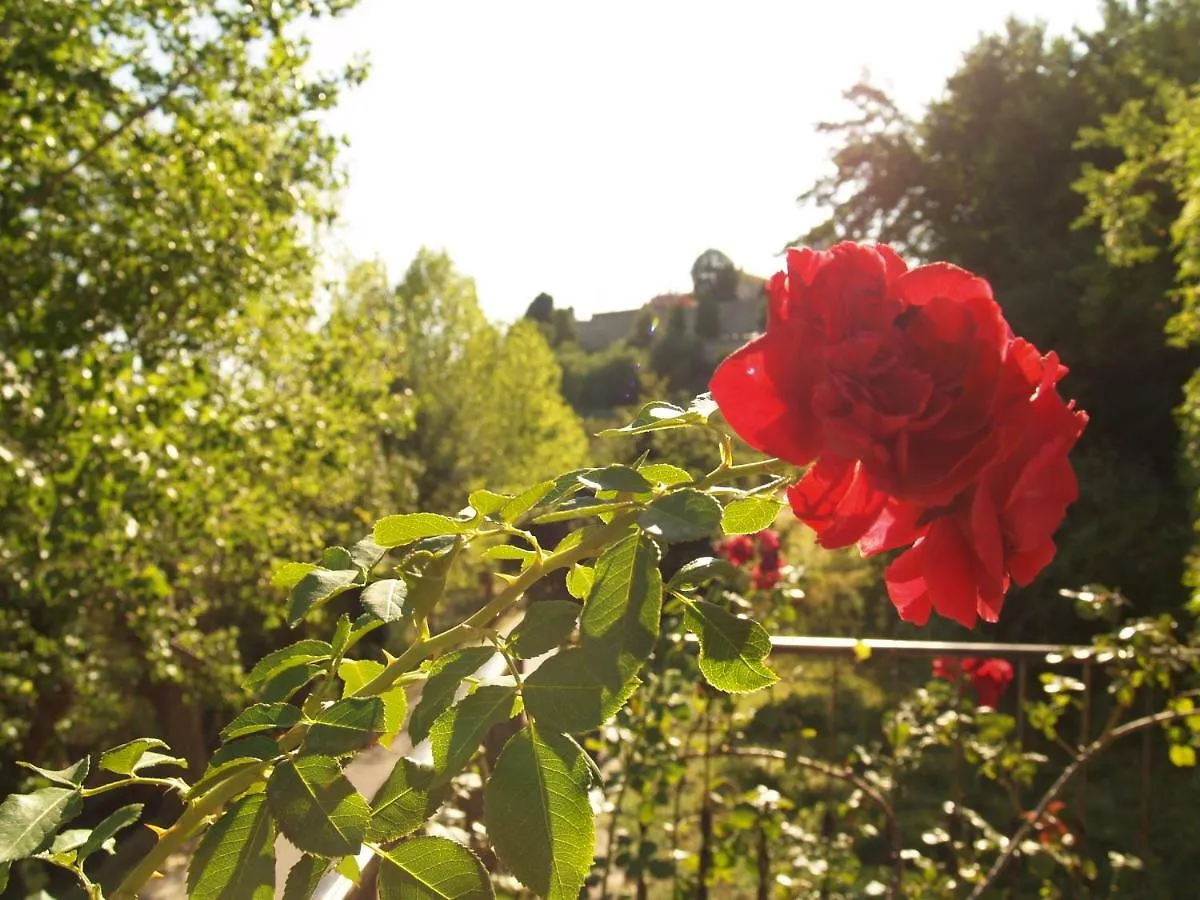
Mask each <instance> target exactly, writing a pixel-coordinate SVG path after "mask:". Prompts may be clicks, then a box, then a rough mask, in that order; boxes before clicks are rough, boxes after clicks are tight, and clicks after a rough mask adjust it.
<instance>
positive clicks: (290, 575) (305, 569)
mask: <svg viewBox="0 0 1200 900" xmlns="http://www.w3.org/2000/svg"><path fill="white" fill-rule="evenodd" d="M317 568H318V567H317V566H314V565H313V564H312V563H302V562H290V563H284V564H283V565H282V566H280V567H279V568H278V569H276V570H275V574H274V575H272V576H271V587H277V588H287V589H288V590H291V589H292V588H294V587H295V586H296V584H297V583H298V582H299V581H300V579H301V578H303V577H304V576H305V575H307V574H308V573H309V572H315V571H316V570H317Z"/></svg>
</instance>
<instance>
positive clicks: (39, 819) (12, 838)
mask: <svg viewBox="0 0 1200 900" xmlns="http://www.w3.org/2000/svg"><path fill="white" fill-rule="evenodd" d="M82 807H83V801H82V799H81V795H80V793H79V790H78V789H72V788H61V787H48V788H42V789H41V790H40V791H34V792H33V793H32V794H10V795H9V796H8V797H6V798H5V799H4V802H3V803H0V863H6V862H14V861H15V860H18V859H25V858H26V857H27V856H32V855H33V854H34V853H36V852H37V851H38V848H39V847H41V846H42V844H43V843H45V841H46V839H47V838H49V837H50V835H52V834H54V832H56V831H58V829H59V828H61V827H62V826H63V825H65V824H66V823H67V822H69V821H71V819H73V818H75V817H76V816H77V815H79V810H80V809H81V808H82Z"/></svg>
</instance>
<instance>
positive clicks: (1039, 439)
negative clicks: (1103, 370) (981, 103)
mask: <svg viewBox="0 0 1200 900" xmlns="http://www.w3.org/2000/svg"><path fill="white" fill-rule="evenodd" d="M768 293H769V317H768V323H767V331H766V334H764V335H763V336H762V337H760V338H758V339H756V340H754V341H751V342H750V343H749V344H747V345H746V346H744V347H742V348H741V349H740V350H737V351H736V352H735V353H734V354H733V355H731V356H730V357H729V358H728V359H726V360H725V361H724V362H722V363H721V365H720V366H719V367H718V369H717V372H716V373H715V374H714V376H713V379H712V383H711V388H712V393H713V397H714V399H715V400H716V401H717V403H718V405H719V406H720V408H721V411H722V413H724V415H725V418H726V420H727V421H728V422H729V423H730V425H731V426H732V428H733V429H734V430H735V431H736V432H737V433H738V434H739V435H740V436H741V437H742V438H743V439H744V440H746V442H747V443H749V444H750V445H751V446H753V447H755V448H756V449H758V450H761V451H763V452H765V453H771V454H773V455H775V456H779V457H781V458H782V459H785V460H788V461H790V462H793V463H796V464H797V465H806V464H808V463H814V465H812V467H811V468H810V469H809V470H808V472H807V473H806V474H805V476H804V477H803V478H802V479H801V480H800V482H799V483H797V484H796V485H793V486H792V487H791V488H790V489H789V491H788V499H789V500H790V501H791V504H792V509H793V510H794V511H795V513H796V515H797V516H798V517H799V518H800V519H802V520H803V521H804V522H805V523H807V524H808V525H809V526H811V527H812V528H813V529H814V530H815V531H816V532H817V538H818V541H819V542H820V544H821V545H822V546H823V547H829V548H834V547H846V546H849V545H851V544H854V543H857V544H858V545H859V548H860V549H861V550H862V551H863V552H864V553H868V554H871V553H879V552H882V551H884V550H891V549H897V548H901V547H908V548H909V549H908V550H907V551H906V552H905V553H903V554H902V555H901V556H900V557H899V558H897V559H896V560H895V561H894V562H893V563H892V564H891V566H889V567H888V570H887V578H886V580H887V587H888V594H889V596H890V597H891V599H892V602H893V603H894V604H895V606H896V608H897V610H898V611H899V613H900V616H901V618H903V619H905V620H907V621H912V622H916V623H918V624H923V623H924V622H925V621H926V620H927V619H928V618H929V615H930V613H931V612H933V611H936V612H938V614H940V615H942V616H946V617H948V618H951V619H954V620H955V621H957V622H959V623H961V624H963V625H965V626H966V627H968V628H970V627H973V626H974V624H975V622H976V620H977V618H980V617H982V618H983V619H985V620H986V621H995V620H996V618H997V617H998V616H999V613H1000V607H1001V605H1002V603H1003V600H1004V595H1005V593H1006V592H1007V590H1008V588H1009V585H1010V584H1011V583H1012V582H1014V581H1015V582H1016V583H1017V584H1022V585H1024V584H1027V583H1028V582H1029V581H1030V580H1031V579H1032V578H1033V577H1034V576H1035V575H1036V574H1037V573H1038V572H1039V571H1041V569H1042V568H1044V567H1045V566H1046V565H1047V564H1048V563H1049V562H1050V560H1051V559H1052V558H1053V556H1054V553H1055V545H1054V541H1053V539H1052V534H1053V533H1054V531H1055V530H1056V529H1057V528H1058V525H1059V524H1060V523H1061V521H1062V518H1063V515H1064V513H1065V510H1066V507H1067V506H1068V505H1069V504H1070V503H1071V502H1072V501H1073V500H1074V499H1075V496H1076V493H1077V487H1076V482H1075V476H1074V473H1073V472H1072V470H1071V466H1070V464H1069V463H1068V462H1067V453H1068V452H1069V451H1070V449H1071V447H1072V446H1073V445H1074V443H1075V441H1076V439H1078V437H1079V435H1080V433H1081V432H1082V431H1083V428H1084V426H1085V424H1086V422H1087V416H1086V415H1085V414H1084V413H1082V412H1077V411H1075V410H1074V409H1073V407H1072V405H1070V404H1066V403H1064V402H1063V401H1062V399H1061V398H1060V397H1059V395H1058V393H1057V390H1056V387H1055V386H1056V384H1057V383H1058V381H1059V379H1061V378H1062V376H1063V375H1064V374H1066V369H1065V368H1064V367H1063V366H1062V365H1060V364H1059V362H1058V358H1057V356H1055V355H1054V354H1053V353H1051V354H1048V355H1047V356H1044V357H1043V356H1042V355H1041V354H1040V353H1039V352H1038V351H1037V349H1036V348H1035V347H1034V346H1033V345H1032V344H1029V343H1028V342H1027V341H1024V340H1022V339H1020V338H1016V337H1014V336H1013V334H1012V331H1011V330H1010V329H1009V327H1008V324H1007V323H1006V322H1005V321H1004V317H1003V315H1002V314H1001V311H1000V307H999V306H998V305H997V304H996V302H995V300H994V299H993V297H992V292H991V288H990V287H989V285H988V283H987V282H986V281H984V280H983V279H981V278H979V277H977V276H975V275H972V274H971V273H970V272H967V271H965V270H963V269H959V268H956V267H954V266H951V265H947V264H945V263H937V264H933V265H928V266H919V267H917V268H915V269H911V270H910V269H908V267H907V266H906V265H905V263H904V262H903V261H902V260H901V259H900V258H899V257H898V256H897V255H896V254H895V253H894V252H893V251H891V250H890V249H889V248H887V247H883V246H876V247H869V246H865V245H860V244H853V243H841V244H838V245H836V246H835V247H833V248H831V249H830V250H828V251H815V250H810V249H802V250H791V251H789V252H788V263H787V271H786V272H781V273H779V274H778V275H776V276H775V278H774V279H772V281H771V283H770V286H769V291H768Z"/></svg>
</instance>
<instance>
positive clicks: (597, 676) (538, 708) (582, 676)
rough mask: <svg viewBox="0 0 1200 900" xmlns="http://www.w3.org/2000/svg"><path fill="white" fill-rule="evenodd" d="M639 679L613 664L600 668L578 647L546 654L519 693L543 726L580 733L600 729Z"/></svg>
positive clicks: (533, 715)
mask: <svg viewBox="0 0 1200 900" xmlns="http://www.w3.org/2000/svg"><path fill="white" fill-rule="evenodd" d="M639 684H641V681H640V680H639V679H638V678H637V677H636V675H632V674H631V675H628V676H625V675H624V674H623V673H622V672H621V671H620V670H619V669H617V668H616V667H615V665H614V666H612V667H609V668H607V669H601V668H599V664H598V663H597V661H596V660H595V659H593V658H592V656H591V655H590V654H588V653H587V652H586V651H584V650H581V649H579V648H577V647H572V648H568V649H567V650H563V651H562V652H561V653H557V654H555V655H554V656H551V657H549V658H548V659H546V661H545V662H543V663H542V664H541V665H540V666H538V667H537V669H536V671H534V673H533V674H532V675H530V676H529V677H528V678H526V679H525V683H524V685H523V687H522V690H521V693H522V696H523V697H524V698H525V711H526V712H527V713H528V714H529V716H530V717H531V718H532V719H534V721H536V722H537V723H538V725H540V726H541V727H542V728H543V729H547V730H552V731H562V732H569V733H572V734H582V733H584V732H588V731H593V730H595V729H596V728H599V727H600V726H601V725H603V724H604V723H605V722H607V721H608V720H609V719H611V718H612V717H613V716H614V715H616V713H617V710H619V709H620V708H621V707H622V706H624V705H625V701H627V700H628V699H629V698H630V696H631V695H632V694H633V692H634V691H635V690H637V687H638V685H639Z"/></svg>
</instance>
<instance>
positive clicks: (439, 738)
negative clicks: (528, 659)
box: [429, 684, 521, 778]
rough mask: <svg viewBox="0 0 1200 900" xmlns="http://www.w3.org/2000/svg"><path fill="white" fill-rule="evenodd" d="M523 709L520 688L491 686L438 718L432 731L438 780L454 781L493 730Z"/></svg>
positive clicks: (431, 739) (467, 698)
mask: <svg viewBox="0 0 1200 900" xmlns="http://www.w3.org/2000/svg"><path fill="white" fill-rule="evenodd" d="M520 709H521V706H520V700H519V698H518V696H517V689H516V687H509V686H507V685H499V684H488V685H484V686H483V687H480V688H478V689H477V690H476V691H475V693H473V694H469V695H468V696H466V697H464V698H463V699H462V700H460V701H459V702H458V703H456V704H455V705H454V706H452V707H450V708H449V709H448V710H446V711H445V712H444V713H442V714H441V715H440V716H438V717H437V720H436V721H435V722H434V723H433V726H432V727H431V728H430V729H429V740H430V743H431V744H432V745H433V767H434V769H435V770H436V771H437V773H438V776H439V777H440V778H451V777H453V776H454V775H457V774H458V773H459V772H461V771H462V770H463V769H464V768H466V766H467V763H469V762H470V761H471V757H472V756H474V755H475V751H476V750H478V749H479V745H480V744H482V743H483V739H484V738H485V737H487V734H488V732H489V731H491V730H492V728H493V726H495V725H499V724H500V723H501V722H507V721H508V720H509V719H511V718H512V717H513V716H515V715H516V714H517V713H518V712H520Z"/></svg>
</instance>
